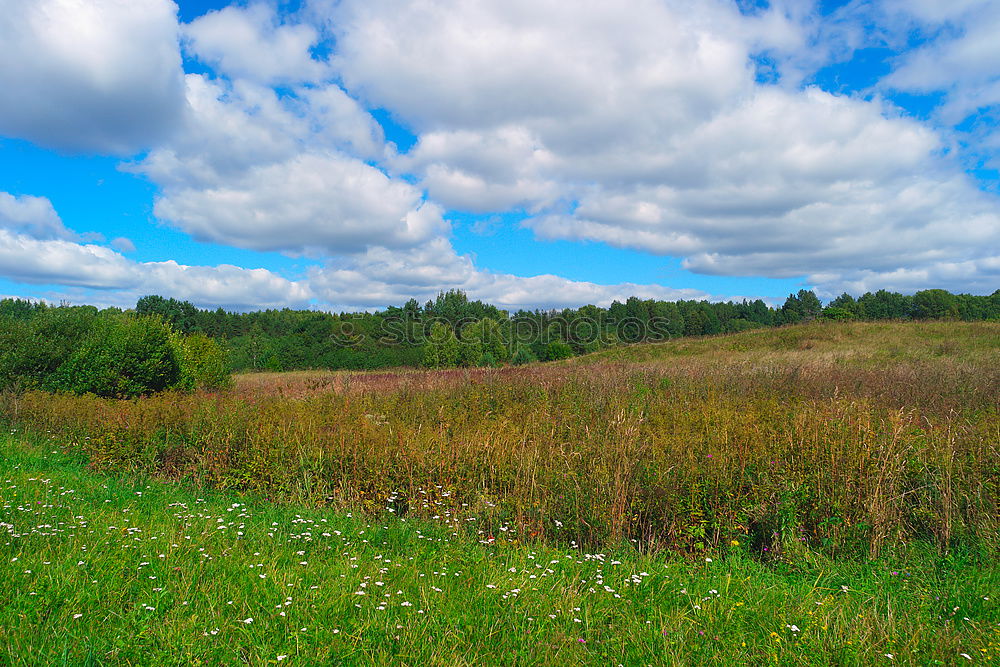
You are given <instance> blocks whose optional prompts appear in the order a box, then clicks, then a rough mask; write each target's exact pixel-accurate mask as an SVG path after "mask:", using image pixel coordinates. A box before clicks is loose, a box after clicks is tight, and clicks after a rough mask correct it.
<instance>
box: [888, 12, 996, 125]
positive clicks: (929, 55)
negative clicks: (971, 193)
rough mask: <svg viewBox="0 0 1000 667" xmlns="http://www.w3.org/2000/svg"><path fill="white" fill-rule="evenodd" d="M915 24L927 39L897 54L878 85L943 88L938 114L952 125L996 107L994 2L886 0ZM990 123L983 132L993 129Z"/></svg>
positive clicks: (929, 89)
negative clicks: (928, 35) (896, 0)
mask: <svg viewBox="0 0 1000 667" xmlns="http://www.w3.org/2000/svg"><path fill="white" fill-rule="evenodd" d="M890 7H894V8H895V10H896V12H897V13H898V14H901V15H903V16H906V17H908V18H909V19H910V22H911V24H915V25H916V26H917V27H918V29H922V30H923V31H925V32H930V33H932V35H933V37H932V38H931V39H929V40H928V41H927V43H926V44H925V45H924V46H922V47H920V48H918V49H916V50H913V51H911V52H909V53H906V54H905V55H902V56H900V57H899V58H898V59H897V63H896V67H895V68H894V70H893V71H892V72H891V73H890V74H889V75H888V76H886V77H885V78H884V79H883V81H882V82H881V85H882V86H883V87H884V88H887V89H891V90H898V91H906V92H913V93H918V94H926V93H933V92H943V93H945V101H944V104H943V105H942V107H941V108H940V109H939V114H940V117H941V118H942V119H943V120H944V121H945V122H946V123H948V124H950V125H957V124H959V123H961V122H962V121H963V120H965V119H966V118H968V117H969V116H972V115H975V114H977V113H982V112H983V111H984V110H986V109H989V108H993V109H994V110H1000V70H998V69H997V66H996V63H997V62H998V60H1000V42H998V41H997V39H996V36H997V34H1000V5H997V3H995V2H988V1H983V0H966V1H965V2H958V3H942V4H940V6H938V5H937V4H936V3H935V4H934V5H931V4H929V3H926V2H923V3H915V4H912V5H910V4H905V5H903V4H897V3H894V4H893V5H890ZM995 131H996V129H995V126H994V125H993V124H991V125H990V126H989V129H988V132H989V133H993V132H995Z"/></svg>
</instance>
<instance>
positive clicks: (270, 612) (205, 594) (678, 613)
mask: <svg viewBox="0 0 1000 667" xmlns="http://www.w3.org/2000/svg"><path fill="white" fill-rule="evenodd" d="M0 482H2V487H0V488H2V490H0V582H2V584H3V595H2V596H0V651H3V655H2V656H0V663H3V664H157V665H161V664H231V663H246V664H253V665H264V664H276V663H278V662H281V663H282V664H292V663H299V664H309V663H322V664H342V665H366V664H390V663H391V664H403V665H496V664H511V665H513V664H517V665H590V664H594V665H619V664H621V665H630V666H631V665H662V664H678V665H707V664H749V665H761V664H782V665H784V664H787V665H811V664H815V665H828V664H840V665H872V664H890V663H898V664H914V665H932V664H961V663H964V662H966V661H967V660H969V659H971V660H972V661H975V662H988V661H992V660H995V659H996V656H997V655H998V651H997V647H998V644H1000V635H998V632H1000V606H998V604H997V600H998V595H1000V586H998V584H1000V569H998V568H997V566H996V565H995V563H992V562H985V563H975V562H971V561H962V560H960V559H955V558H954V557H953V558H952V559H951V560H940V559H938V558H936V557H934V556H931V555H929V554H928V553H921V552H918V551H911V552H910V554H909V555H908V556H905V557H897V558H896V559H891V560H890V559H882V560H879V561H871V562H860V563H853V562H849V561H841V562H837V563H831V562H829V561H823V560H820V559H818V558H817V557H815V556H811V555H810V554H808V553H803V554H800V555H799V557H798V558H797V559H796V560H795V561H794V563H792V562H784V563H777V564H772V565H763V564H760V563H758V562H757V561H755V560H753V559H750V558H748V557H745V556H741V555H740V550H739V549H738V548H735V549H734V550H733V552H732V553H731V555H730V556H729V557H728V558H727V559H726V560H725V561H723V560H722V559H719V558H716V559H715V560H714V562H708V560H707V559H698V561H691V560H687V561H685V560H681V559H678V558H676V557H667V556H663V557H650V556H644V555H641V554H638V553H636V552H634V551H633V550H629V549H619V550H611V551H607V552H605V553H602V554H585V553H583V552H578V551H574V550H567V549H557V548H551V547H541V546H531V545H523V544H517V543H513V544H505V545H503V546H500V545H484V544H481V543H479V542H477V541H476V540H475V538H474V537H466V536H456V534H455V533H453V532H452V530H450V529H449V528H448V527H447V526H442V525H439V524H422V523H415V522H407V521H406V520H404V519H399V518H389V519H382V520H379V521H378V522H377V523H375V522H373V521H371V520H366V519H363V518H357V517H353V518H352V516H351V515H350V514H347V513H343V512H340V513H335V512H332V511H324V510H321V509H316V508H307V507H297V506H287V505H285V506H282V505H274V504H270V503H267V502H266V501H264V500H262V499H260V498H257V497H244V496H238V495H235V494H226V493H219V492H209V491H201V490H192V489H186V488H184V487H179V486H173V485H169V484H163V483H157V482H150V481H144V480H142V479H140V478H137V477H125V478H117V477H109V476H105V475H101V474H98V473H95V472H92V471H91V470H89V469H87V468H86V467H85V466H84V465H83V463H82V461H81V460H80V458H79V454H73V453H72V452H71V451H70V450H63V449H62V448H61V447H59V446H57V444H56V443H55V442H54V441H53V442H48V443H46V444H45V445H44V446H43V445H42V444H40V443H39V441H37V440H36V441H34V442H30V441H26V440H24V439H15V438H14V437H10V438H7V439H4V440H0ZM963 654H965V656H968V657H964V656H963Z"/></svg>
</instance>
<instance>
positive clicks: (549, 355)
mask: <svg viewBox="0 0 1000 667" xmlns="http://www.w3.org/2000/svg"><path fill="white" fill-rule="evenodd" d="M572 356H573V348H571V347H570V346H569V345H568V344H567V343H564V342H562V341H561V340H554V341H552V342H551V343H549V344H548V345H547V346H546V347H545V360H546V361H559V360H560V359H569V358H570V357H572Z"/></svg>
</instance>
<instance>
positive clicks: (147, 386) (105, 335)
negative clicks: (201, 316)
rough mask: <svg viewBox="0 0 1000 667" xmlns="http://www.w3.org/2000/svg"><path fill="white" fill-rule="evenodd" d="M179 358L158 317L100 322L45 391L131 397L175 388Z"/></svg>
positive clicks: (166, 327)
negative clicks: (53, 390)
mask: <svg viewBox="0 0 1000 667" xmlns="http://www.w3.org/2000/svg"><path fill="white" fill-rule="evenodd" d="M180 381H181V359H180V355H179V354H178V349H177V344H176V343H175V341H174V334H173V331H172V330H171V329H170V326H169V325H168V324H167V323H165V322H164V321H163V320H162V319H161V318H160V317H158V316H139V317H135V316H123V315H115V316H109V317H102V318H98V319H97V320H95V322H94V326H93V327H92V328H91V330H90V332H89V333H88V334H87V335H86V337H85V338H84V339H83V341H82V342H81V343H80V346H79V347H78V348H77V349H76V350H75V351H74V352H73V354H72V355H70V357H69V359H68V360H67V361H66V362H65V363H63V364H62V365H61V366H60V367H59V369H58V370H56V372H55V373H53V374H52V375H51V376H50V377H49V379H48V381H47V382H46V384H48V385H49V386H48V387H47V388H49V389H55V390H58V391H68V392H72V393H75V394H84V393H93V394H96V395H98V396H103V397H108V398H133V397H136V396H144V395H148V394H152V393H155V392H158V391H163V390H164V389H169V388H171V387H176V386H178V385H179V384H180Z"/></svg>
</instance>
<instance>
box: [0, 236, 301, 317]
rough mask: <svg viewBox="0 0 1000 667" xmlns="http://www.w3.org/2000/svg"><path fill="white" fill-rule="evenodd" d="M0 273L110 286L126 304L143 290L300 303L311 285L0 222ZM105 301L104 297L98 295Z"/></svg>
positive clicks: (214, 300) (227, 303)
mask: <svg viewBox="0 0 1000 667" xmlns="http://www.w3.org/2000/svg"><path fill="white" fill-rule="evenodd" d="M0 276H3V277H5V278H8V279H10V280H14V281H17V282H21V283H29V284H42V285H45V284H60V285H67V286H73V287H78V288H83V289H84V291H85V293H87V294H90V295H91V296H93V295H94V292H93V291H94V290H104V291H114V292H115V293H116V296H115V298H114V299H112V301H114V302H115V303H116V304H119V305H122V304H125V305H127V304H128V303H134V302H135V300H136V299H137V298H138V297H140V296H143V295H145V294H151V293H156V294H168V295H170V296H174V297H176V298H179V299H190V300H192V301H193V302H195V303H197V304H199V305H202V306H207V307H216V306H223V307H227V308H236V309H248V308H269V307H287V306H293V307H294V306H299V307H303V306H305V305H306V304H307V303H308V302H309V299H310V298H311V290H310V287H309V286H308V285H307V284H305V283H303V282H293V281H290V280H287V279H285V278H283V277H281V276H279V275H277V274H275V273H273V272H271V271H268V270H266V269H245V268H240V267H236V266H230V265H225V264H223V265H219V266H185V265H183V264H178V263H177V262H174V261H165V262H133V261H131V260H129V259H127V258H125V257H124V256H122V255H121V254H119V253H118V252H115V251H114V250H112V249H110V248H106V247H103V246H98V245H93V244H82V243H75V242H73V241H70V240H65V239H52V238H49V239H39V238H35V237H32V236H28V235H27V234H19V233H15V232H12V231H11V230H9V229H3V228H0ZM97 298H98V299H99V301H101V302H106V301H107V300H108V299H107V297H104V296H101V297H97Z"/></svg>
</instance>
